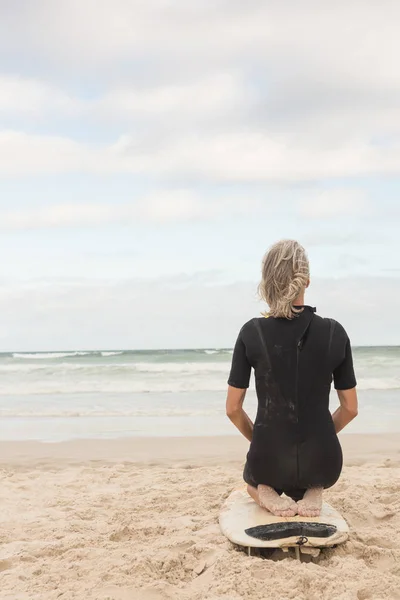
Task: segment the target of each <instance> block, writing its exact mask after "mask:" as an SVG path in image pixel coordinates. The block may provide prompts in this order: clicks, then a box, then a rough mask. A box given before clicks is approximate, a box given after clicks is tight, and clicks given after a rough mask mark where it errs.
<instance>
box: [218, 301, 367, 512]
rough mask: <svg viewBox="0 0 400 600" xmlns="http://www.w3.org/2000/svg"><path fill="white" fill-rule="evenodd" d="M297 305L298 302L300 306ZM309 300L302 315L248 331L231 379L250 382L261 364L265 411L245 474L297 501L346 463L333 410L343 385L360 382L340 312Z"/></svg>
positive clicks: (258, 377)
mask: <svg viewBox="0 0 400 600" xmlns="http://www.w3.org/2000/svg"><path fill="white" fill-rule="evenodd" d="M296 308H297V307H296ZM314 313H315V309H314V308H312V307H310V306H304V307H303V311H302V312H301V313H300V315H299V316H298V317H295V318H293V319H292V320H290V319H283V318H273V317H269V318H264V317H261V318H255V319H252V320H251V321H249V322H248V323H246V324H245V325H244V326H243V327H242V329H241V330H240V333H239V337H238V339H237V342H236V345H235V349H234V353H233V357H232V368H231V373H230V376H229V380H228V384H229V385H231V386H233V387H237V388H241V389H245V388H248V387H249V381H250V373H251V369H252V368H253V369H254V373H255V383H256V391H257V398H258V410H257V416H256V419H255V423H254V430H253V438H252V442H251V444H250V450H249V452H248V454H247V461H246V466H245V469H244V474H243V476H244V479H245V481H246V482H247V483H248V484H250V485H252V486H254V487H257V485H259V484H264V485H268V486H270V487H273V488H275V489H276V490H277V491H278V493H282V492H285V493H286V494H287V495H289V496H291V497H292V498H294V499H295V500H299V499H300V498H302V497H303V495H304V492H305V490H306V489H308V488H310V487H323V488H328V487H331V486H332V485H334V484H335V483H336V481H337V480H338V478H339V476H340V473H341V470H342V462H343V459H342V450H341V447H340V443H339V440H338V437H337V435H336V432H335V428H334V424H333V420H332V416H331V413H330V411H329V393H330V389H331V383H332V378H333V381H334V385H335V388H336V389H338V390H345V389H351V388H354V387H355V386H356V379H355V375H354V369H353V359H352V353H351V346H350V340H349V338H348V336H347V333H346V331H345V330H344V328H343V327H342V326H341V325H340V324H339V323H338V322H337V321H334V320H333V319H323V318H322V317H320V316H318V315H315V314H314Z"/></svg>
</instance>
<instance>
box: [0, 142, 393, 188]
mask: <svg viewBox="0 0 400 600" xmlns="http://www.w3.org/2000/svg"><path fill="white" fill-rule="evenodd" d="M153 143H154V147H150V148H146V147H145V148H143V149H142V148H141V144H140V140H135V138H134V137H133V136H130V135H126V136H121V137H120V138H119V139H118V140H116V141H115V143H112V144H108V145H106V144H83V143H81V142H77V141H75V140H73V139H69V138H66V137H60V136H45V135H29V134H26V133H22V132H17V131H3V132H0V174H1V175H3V176H10V175H11V176H13V175H21V176H23V175H29V174H52V173H137V174H146V175H152V176H159V177H164V178H171V177H175V178H176V177H177V176H180V177H192V178H199V177H202V178H205V179H207V180H211V181H232V182H234V181H237V182H239V181H242V182H246V181H277V182H285V181H312V180H318V179H323V178H327V177H329V178H335V177H350V176H361V175H369V176H370V175H377V174H388V175H396V174H400V144H399V145H398V147H397V146H396V147H395V148H393V149H390V150H388V149H384V148H379V147H376V146H373V145H371V144H367V143H363V142H361V141H359V142H357V143H354V144H353V146H350V145H349V146H348V147H343V146H341V147H337V148H331V147H329V146H324V145H321V146H314V145H312V144H309V143H307V142H306V141H305V140H302V141H301V143H299V141H298V140H297V141H296V140H294V139H291V138H290V137H288V136H284V135H276V134H275V135H274V134H266V133H255V132H246V131H243V132H240V133H232V134H220V135H218V134H217V135H214V136H209V135H201V134H199V135H192V136H183V137H180V138H178V139H176V140H174V139H173V140H160V141H159V142H157V140H155V139H154V140H153Z"/></svg>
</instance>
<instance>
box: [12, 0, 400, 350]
mask: <svg viewBox="0 0 400 600" xmlns="http://www.w3.org/2000/svg"><path fill="white" fill-rule="evenodd" d="M399 22H400V4H399V3H398V2H397V0H382V1H381V2H379V3H377V2H374V1H372V0H362V1H361V0H360V1H359V0H346V1H344V0H337V1H336V2H330V3H324V2H320V1H317V0H304V1H303V2H301V3H300V2H297V1H296V0H282V1H281V2H275V1H272V0H271V1H268V0H267V1H265V0H247V2H243V1H242V0H240V1H239V0H191V1H190V2H188V1H187V0H147V1H146V2H139V1H138V0H63V1H61V0H58V1H55V0H16V1H15V2H12V3H11V2H6V1H4V2H0V252H1V256H2V261H1V267H0V351H18V350H20V351H23V350H26V351H28V350H30V351H33V350H53V349H100V348H101V349H114V348H118V349H119V348H124V349H130V348H132V349H138V348H182V347H185V348H192V347H232V345H233V344H234V341H235V339H236V336H237V332H238V330H239V329H240V327H241V325H242V324H243V323H244V322H246V321H247V320H248V319H250V318H252V317H253V316H257V315H258V314H260V312H261V311H262V310H263V309H264V308H265V307H264V306H263V305H262V303H260V302H259V301H258V299H257V297H256V289H257V284H258V280H259V276H260V266H261V260H262V256H263V254H264V253H265V251H266V250H267V249H268V247H269V246H270V245H271V244H272V243H274V242H275V241H277V240H278V239H281V238H295V239H298V240H299V241H300V242H301V243H302V244H303V245H304V246H305V248H306V249H307V252H308V255H309V258H310V264H311V286H310V288H309V290H308V292H307V297H306V301H307V302H308V303H309V304H312V305H313V306H316V307H317V309H318V313H319V314H321V315H323V316H330V317H334V318H336V319H337V320H339V321H340V322H341V323H342V324H343V326H344V327H345V328H346V330H347V331H348V333H349V335H350V338H351V341H352V343H353V344H354V345H379V344H381V345H386V344H400V319H399V317H398V308H397V303H398V298H399V297H400V262H399V256H400V228H399V225H400V78H399V75H398V56H400V36H399V35H398V23H399Z"/></svg>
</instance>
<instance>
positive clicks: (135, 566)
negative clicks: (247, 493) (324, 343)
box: [0, 433, 400, 600]
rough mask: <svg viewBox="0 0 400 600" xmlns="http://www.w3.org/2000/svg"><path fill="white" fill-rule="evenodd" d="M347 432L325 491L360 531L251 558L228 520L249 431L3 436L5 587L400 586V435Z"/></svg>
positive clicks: (227, 591)
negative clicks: (228, 529)
mask: <svg viewBox="0 0 400 600" xmlns="http://www.w3.org/2000/svg"><path fill="white" fill-rule="evenodd" d="M340 439H341V443H342V446H343V450H344V458H345V466H344V470H343V474H342V477H341V478H340V480H339V482H338V483H337V484H336V485H335V486H334V487H333V488H332V489H331V490H327V491H326V492H325V498H326V500H327V501H329V502H330V503H331V504H333V506H334V507H335V508H337V509H338V510H339V511H340V512H342V514H343V515H344V517H345V518H346V520H347V522H348V524H349V526H350V532H351V533H350V539H349V541H348V542H347V543H345V544H344V545H343V546H340V547H337V548H336V549H330V550H327V551H324V552H322V553H321V555H320V556H319V557H318V558H313V559H310V558H307V560H305V559H304V560H303V561H302V562H301V563H300V562H298V561H296V560H295V559H293V558H291V557H286V558H283V556H282V555H281V554H279V553H278V552H275V553H273V554H272V555H269V556H268V557H259V556H252V557H248V556H247V555H246V554H245V553H244V552H242V551H240V550H238V549H237V548H235V547H234V546H232V545H231V544H230V542H229V541H228V540H227V539H225V538H224V536H223V535H222V534H221V533H220V530H219V525H218V514H219V510H220V507H221V504H222V503H223V501H224V499H225V498H226V497H227V495H228V494H229V493H230V492H231V491H232V489H234V488H235V487H237V486H239V485H241V483H242V480H241V473H242V467H243V460H244V456H245V453H246V450H247V444H246V441H245V440H243V439H241V438H240V436H238V435H233V436H221V437H211V436H210V437H208V438H204V437H192V438H189V437H185V438H184V437H181V438H179V437H175V438H173V437H170V438H161V437H157V438H145V437H142V438H138V437H137V438H130V439H114V440H71V441H67V442H62V443H41V442H32V441H26V442H22V441H17V442H2V443H0V457H1V462H0V468H1V491H0V493H1V509H2V510H1V513H0V520H1V526H0V540H1V545H0V553H1V554H0V598H1V599H2V600H11V599H13V600H25V599H29V600H31V599H40V600H53V599H56V598H63V599H65V600H66V599H71V600H72V599H84V598H85V599H86V598H92V599H109V600H161V599H164V598H165V599H174V600H175V599H177V600H189V599H190V600H200V599H210V600H211V599H212V600H222V599H223V600H228V599H232V600H234V599H236V598H246V599H248V600H253V599H254V600H255V599H256V598H257V599H258V598H263V599H265V600H269V599H271V600H272V599H273V600H281V599H282V600H284V599H289V598H296V599H297V600H314V599H315V600H317V599H318V600H332V599H335V600H367V599H371V600H381V599H382V600H383V599H384V598H385V599H388V598H389V599H391V600H392V599H393V600H395V599H397V598H400V515H399V511H400V495H399V482H400V446H399V443H398V439H399V436H398V435H397V434H389V433H388V434H379V435H368V434H343V435H341V436H340Z"/></svg>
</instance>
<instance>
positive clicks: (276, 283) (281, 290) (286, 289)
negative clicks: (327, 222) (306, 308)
mask: <svg viewBox="0 0 400 600" xmlns="http://www.w3.org/2000/svg"><path fill="white" fill-rule="evenodd" d="M309 276H310V267H309V263H308V258H307V254H306V251H305V250H304V248H303V246H301V245H300V244H299V243H298V242H296V241H295V240H281V241H280V242H277V243H276V244H274V245H273V246H271V248H270V249H269V250H268V252H267V253H266V254H265V256H264V258H263V262H262V278H261V282H260V285H259V286H258V293H259V295H260V296H261V298H262V299H263V300H265V302H266V303H267V304H268V306H269V308H270V310H269V312H268V315H269V316H271V317H282V318H285V319H293V317H296V316H298V315H299V313H301V312H302V311H303V309H302V308H299V309H297V308H295V307H293V302H294V301H295V300H296V298H298V296H299V295H300V294H301V292H302V291H303V290H304V289H305V288H306V287H307V284H308V280H309Z"/></svg>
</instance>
